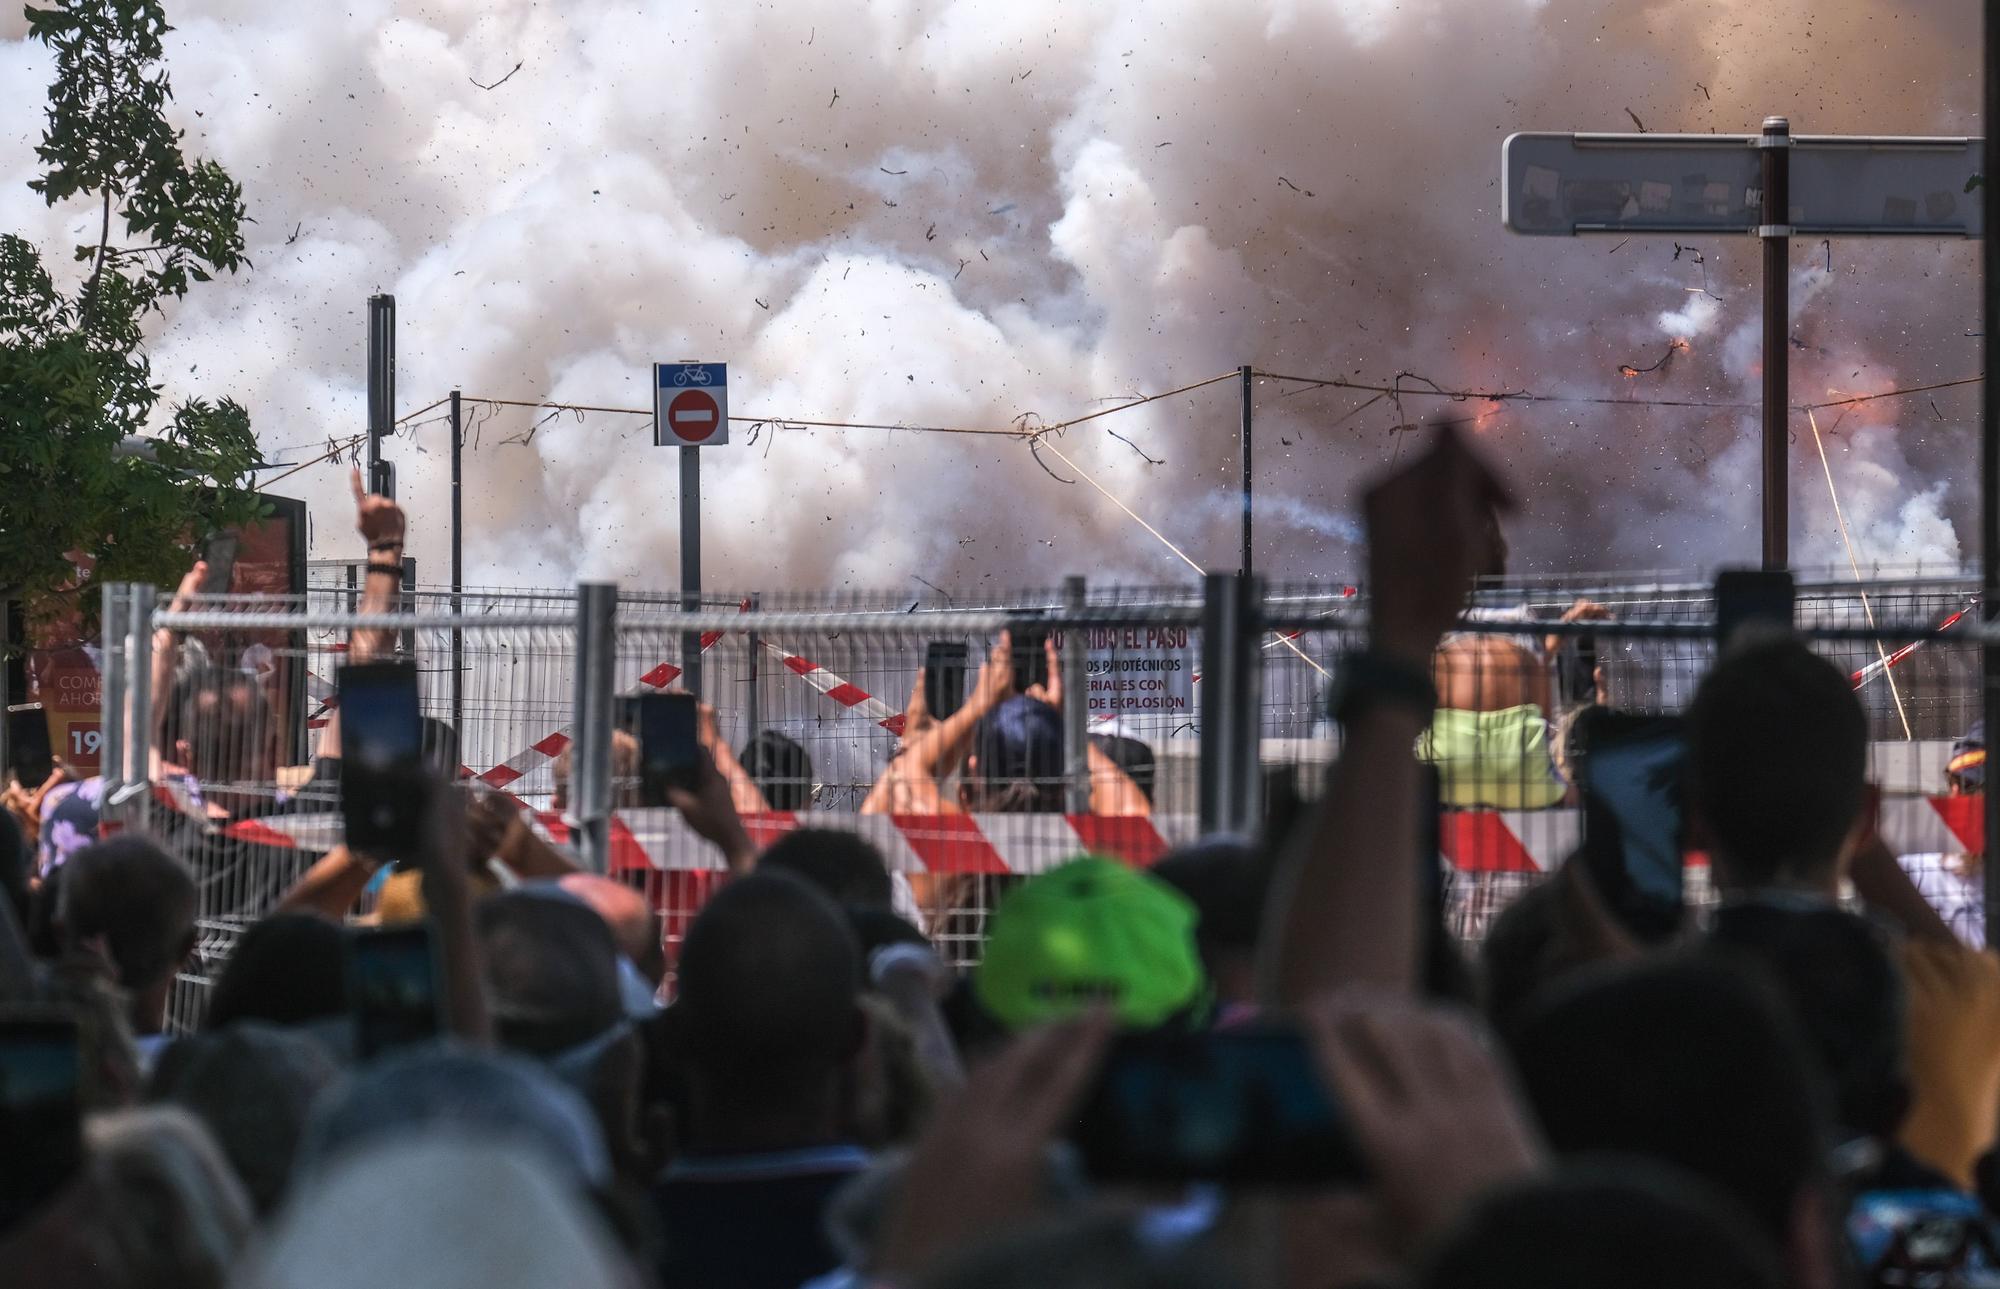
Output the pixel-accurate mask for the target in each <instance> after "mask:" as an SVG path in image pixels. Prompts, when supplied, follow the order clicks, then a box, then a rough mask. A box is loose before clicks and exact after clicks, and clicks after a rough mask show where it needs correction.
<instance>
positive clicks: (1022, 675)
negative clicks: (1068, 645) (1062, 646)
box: [1007, 626, 1049, 693]
mask: <svg viewBox="0 0 2000 1289" xmlns="http://www.w3.org/2000/svg"><path fill="white" fill-rule="evenodd" d="M1007 635H1008V638H1009V639H1010V640H1012V641H1013V661H1014V688H1016V689H1018V690H1020V691H1022V692H1023V693H1025V692H1027V690H1028V688H1029V687H1030V686H1033V685H1046V684H1048V683H1049V655H1048V640H1049V633H1048V630H1047V629H1046V628H1044V627H1037V626H1020V627H1014V628H1012V629H1010V630H1009V631H1008V633H1007Z"/></svg>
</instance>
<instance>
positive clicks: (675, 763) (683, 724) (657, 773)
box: [639, 694, 701, 806]
mask: <svg viewBox="0 0 2000 1289" xmlns="http://www.w3.org/2000/svg"><path fill="white" fill-rule="evenodd" d="M700 758H701V745H700V744H699V743H698V742H697V741H696V740H695V698H694V695H693V694H641V695H639V800H640V802H641V803H642V804H644V805H648V806H664V805H666V804H667V789H668V788H691V787H693V786H694V783H695V774H696V770H697V768H698V767H699V766H700V764H701V761H700Z"/></svg>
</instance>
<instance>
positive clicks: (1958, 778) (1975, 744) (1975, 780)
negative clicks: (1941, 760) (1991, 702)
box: [1944, 719, 1986, 797]
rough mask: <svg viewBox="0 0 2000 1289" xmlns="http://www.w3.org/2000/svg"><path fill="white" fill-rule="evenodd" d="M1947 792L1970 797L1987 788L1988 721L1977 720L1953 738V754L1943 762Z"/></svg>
mask: <svg viewBox="0 0 2000 1289" xmlns="http://www.w3.org/2000/svg"><path fill="white" fill-rule="evenodd" d="M1944 784H1945V791H1946V792H1947V793H1949V794H1950V795H1951V796H1954V797H1970V796H1973V795H1975V794H1977V793H1981V792H1984V791H1986V722H1985V721H1984V720H1983V719H1982V720H1976V721H1974V722H1972V728H1971V729H1969V730H1967V731H1966V732H1965V733H1964V734H1963V735H1962V736H1960V737H1959V738H1957V739H1954V740H1953V741H1952V745H1951V756H1950V758H1949V759H1947V760H1946V761H1945V765H1944Z"/></svg>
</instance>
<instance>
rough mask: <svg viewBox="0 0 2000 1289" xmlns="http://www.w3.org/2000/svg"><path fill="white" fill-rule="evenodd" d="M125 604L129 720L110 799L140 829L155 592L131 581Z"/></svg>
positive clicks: (149, 731) (145, 797)
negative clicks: (118, 785)
mask: <svg viewBox="0 0 2000 1289" xmlns="http://www.w3.org/2000/svg"><path fill="white" fill-rule="evenodd" d="M128 594H129V595H130V597H131V598H130V600H129V601H128V602H127V603H126V605H125V661H126V666H127V667H128V668H129V670H128V671H127V673H126V677H125V707H126V710H127V711H129V712H131V714H132V723H131V725H130V727H129V728H127V730H126V732H125V749H124V751H125V765H124V769H123V771H122V773H121V774H120V775H119V778H120V779H122V780H123V781H124V785H125V786H124V787H123V788H122V789H120V793H121V795H120V796H119V798H118V800H117V801H115V802H113V801H112V800H111V798H109V797H106V798H105V800H106V801H107V802H108V803H110V804H112V805H114V806H116V807H117V808H118V810H117V813H118V817H119V818H120V820H122V821H123V822H124V824H125V826H126V827H127V828H131V829H135V830H138V831H142V832H143V831H144V830H145V827H146V806H147V803H148V801H149V799H150V798H151V797H152V795H153V794H152V792H151V791H150V790H149V789H150V785H151V784H152V781H153V757H152V751H153V604H154V599H155V596H156V595H157V592H156V591H155V589H154V588H153V587H152V585H151V584H149V583H135V584H134V585H133V586H132V587H131V588H130V590H129V592H128Z"/></svg>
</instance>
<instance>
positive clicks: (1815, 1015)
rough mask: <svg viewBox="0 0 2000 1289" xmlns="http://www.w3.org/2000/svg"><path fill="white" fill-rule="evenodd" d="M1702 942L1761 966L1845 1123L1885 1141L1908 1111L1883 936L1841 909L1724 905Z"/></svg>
mask: <svg viewBox="0 0 2000 1289" xmlns="http://www.w3.org/2000/svg"><path fill="white" fill-rule="evenodd" d="M1708 945H1709V947H1710V948H1711V949H1713V950H1714V951H1716V952H1718V953H1722V954H1726V955H1728V956H1729V957H1731V958H1734V959H1735V960H1737V961H1739V962H1742V963H1745V964H1746V965H1749V966H1752V967H1754V968H1755V969H1757V970H1759V971H1761V972H1763V973H1764V974H1765V975H1766V976H1767V977H1768V978H1769V979H1770V980H1771V981H1772V982H1773V983H1775V984H1776V985H1777V987H1778V991H1779V992H1780V993H1781V994H1782V995H1783V996H1784V998H1785V1001H1786V1002H1787V1003H1789V1004H1790V1005H1791V1011H1792V1015H1793V1016H1794V1017H1796V1018H1797V1020H1798V1021H1799V1025H1800V1028H1801V1030H1802V1031H1803V1032H1804V1035H1805V1039H1806V1042H1807V1043H1808V1044H1809V1045H1810V1047H1811V1049H1812V1051H1813V1053H1814V1055H1816V1056H1817V1057H1818V1058H1819V1068H1820V1070H1821V1072H1822V1074H1823V1075H1824V1076H1825V1078H1826V1080H1827V1085H1828V1087H1829V1088H1830V1089H1831V1091H1832V1096H1833V1108H1834V1122H1835V1124H1836V1125H1838V1126H1839V1127H1840V1128H1841V1129H1843V1130H1845V1131H1846V1132H1849V1133H1853V1134H1857V1135H1860V1136H1864V1137H1872V1138H1874V1139H1876V1140H1878V1141H1889V1140H1892V1139H1893V1138H1894V1137H1895V1135H1896V1130H1897V1129H1898V1128H1900V1127H1901V1126H1902V1122H1903V1117H1904V1115H1905V1114H1906V1113H1907V1112H1908V1110H1909V1104H1910V1087H1909V1075H1908V1070H1907V1068H1906V1066H1907V1057H1908V1052H1907V1045H1906V1040H1905V1037H1904V1028H1903V1027H1904V1024H1905V1012H1904V1006H1905V1004H1904V996H1903V977H1902V974H1901V972H1900V971H1899V970H1898V969H1897V966H1896V961H1895V959H1894V958H1893V957H1891V956H1890V952H1889V948H1888V946H1887V945H1886V944H1885V943H1884V940H1883V935H1882V932H1881V931H1880V930H1878V929H1877V928H1876V927H1875V925H1874V924H1873V923H1871V922H1869V921H1868V920H1867V919H1865V918H1862V917H1857V916H1856V915H1854V914H1852V913H1848V912H1845V911H1844V910H1841V909H1833V908H1828V909H1793V908H1779V907H1775V906H1772V905H1766V904H1755V903H1740V904H1732V905H1725V906H1724V907H1722V908H1721V909H1718V910H1717V911H1716V915H1715V920H1714V922H1713V924H1712V925H1711V927H1710V929H1709V934H1708Z"/></svg>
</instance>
